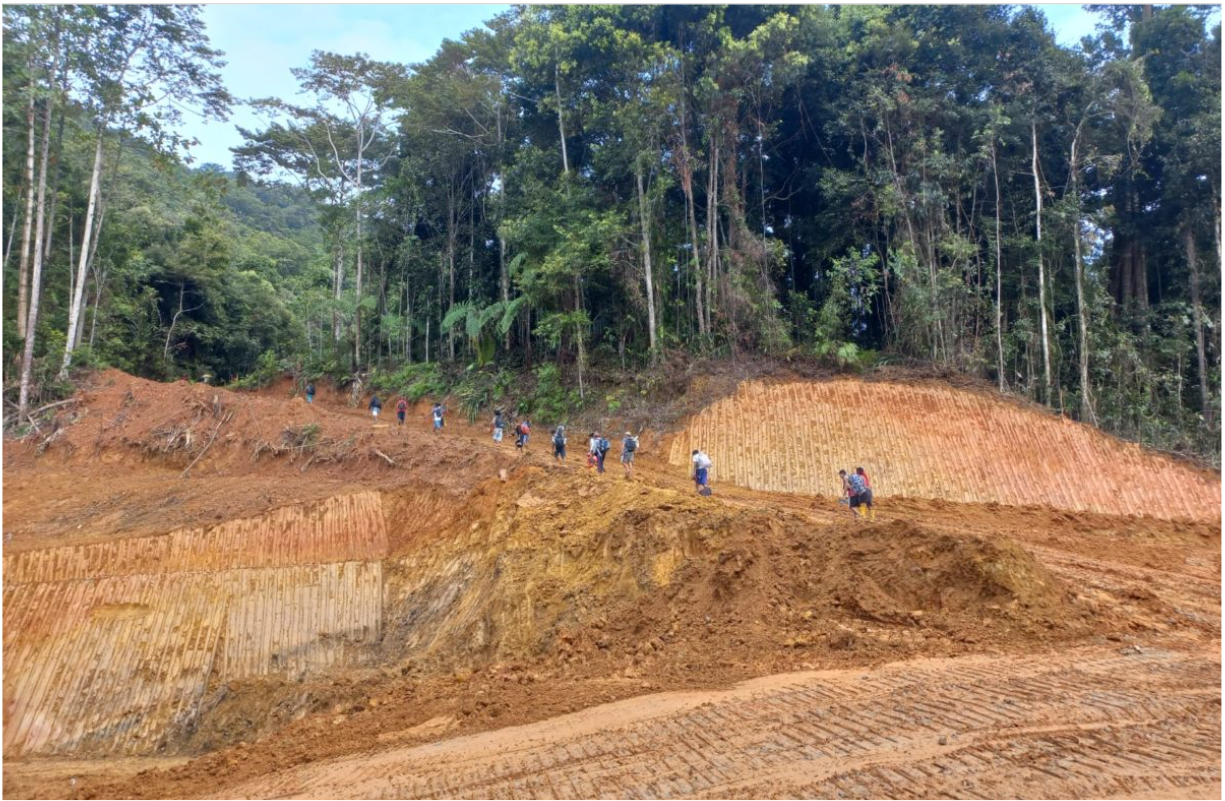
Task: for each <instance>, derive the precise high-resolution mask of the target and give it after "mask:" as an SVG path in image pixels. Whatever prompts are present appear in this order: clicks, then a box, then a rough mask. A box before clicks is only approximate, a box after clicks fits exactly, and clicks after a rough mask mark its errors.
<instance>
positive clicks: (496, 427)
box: [493, 409, 506, 442]
mask: <svg viewBox="0 0 1225 801" xmlns="http://www.w3.org/2000/svg"><path fill="white" fill-rule="evenodd" d="M505 431H506V420H505V419H504V418H503V417H502V410H501V409H494V412H493V441H494V442H501V441H502V434H503V433H505Z"/></svg>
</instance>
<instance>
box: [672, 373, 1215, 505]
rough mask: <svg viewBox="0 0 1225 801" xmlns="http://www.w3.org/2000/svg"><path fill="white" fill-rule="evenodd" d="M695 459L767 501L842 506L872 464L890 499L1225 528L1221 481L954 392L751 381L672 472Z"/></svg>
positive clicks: (687, 443)
mask: <svg viewBox="0 0 1225 801" xmlns="http://www.w3.org/2000/svg"><path fill="white" fill-rule="evenodd" d="M695 448H701V449H703V450H705V451H706V452H707V453H708V454H710V456H711V458H712V459H713V460H714V468H713V470H712V471H711V474H712V477H714V478H721V479H723V480H725V481H728V482H730V483H733V484H739V485H741V486H745V487H749V488H752V489H759V490H772V491H781V492H794V493H805V494H816V495H826V496H830V495H837V494H838V492H839V487H838V476H837V471H838V470H839V469H840V468H844V469H848V470H850V469H854V468H855V467H856V466H863V467H865V468H866V469H867V470H868V473H869V475H870V476H871V477H872V483H873V488H874V490H875V491H876V495H877V497H878V498H883V497H889V496H908V497H915V498H935V499H941V500H945V501H954V502H962V503H965V502H969V503H991V502H995V503H1002V504H1009V505H1016V506H1028V505H1043V506H1050V507H1055V508H1060V509H1070V510H1075V511H1092V512H1102V513H1106V514H1124V515H1148V516H1153V517H1159V518H1163V519H1167V520H1168V519H1186V518H1191V519H1196V520H1216V519H1219V518H1220V516H1221V502H1220V499H1221V480H1220V476H1219V475H1215V474H1210V473H1209V472H1208V471H1202V470H1197V469H1195V468H1194V467H1191V466H1189V465H1185V464H1182V463H1180V462H1176V461H1174V460H1172V459H1168V458H1166V457H1164V456H1160V455H1158V454H1154V453H1152V452H1149V451H1145V450H1144V449H1142V448H1141V447H1140V446H1138V445H1134V444H1130V443H1124V442H1121V441H1119V440H1116V439H1114V438H1112V437H1109V436H1107V435H1105V434H1102V433H1101V432H1099V431H1097V430H1096V429H1093V428H1091V427H1089V426H1086V425H1082V424H1080V423H1075V422H1072V421H1070V420H1068V419H1067V418H1059V417H1054V416H1051V415H1048V414H1042V413H1039V412H1036V411H1029V410H1026V409H1022V408H1019V407H1018V406H1016V405H1014V404H1011V403H1008V402H1005V401H1001V400H997V399H993V398H991V397H989V396H987V395H984V394H980V393H976V392H972V391H966V390H959V389H954V388H951V387H947V386H938V387H937V386H922V385H913V384H900V383H891V384H886V383H872V382H865V381H857V380H837V381H826V382H790V383H766V382H761V381H750V382H745V383H743V384H741V385H740V387H739V389H738V390H737V392H736V393H735V395H733V396H731V397H729V398H724V399H723V400H720V401H717V402H716V403H714V404H711V405H710V406H709V407H707V408H706V409H704V410H703V411H701V412H700V413H699V414H697V415H695V416H694V417H693V418H692V419H691V420H690V422H689V424H688V427H687V428H686V429H685V430H684V431H682V432H681V433H680V434H679V435H678V436H676V437H675V438H674V439H673V441H672V446H671V451H670V453H669V460H670V461H671V462H672V464H675V465H688V464H689V462H690V455H689V454H690V451H691V450H693V449H695Z"/></svg>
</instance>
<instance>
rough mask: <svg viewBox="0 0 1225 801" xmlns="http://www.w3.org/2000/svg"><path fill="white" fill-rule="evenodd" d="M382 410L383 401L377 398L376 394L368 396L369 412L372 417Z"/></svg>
mask: <svg viewBox="0 0 1225 801" xmlns="http://www.w3.org/2000/svg"><path fill="white" fill-rule="evenodd" d="M381 411H383V402H382V401H381V400H379V396H378V395H371V396H370V414H371V415H373V416H374V417H378V416H379V412H381Z"/></svg>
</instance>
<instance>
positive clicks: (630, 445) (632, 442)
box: [625, 437, 638, 453]
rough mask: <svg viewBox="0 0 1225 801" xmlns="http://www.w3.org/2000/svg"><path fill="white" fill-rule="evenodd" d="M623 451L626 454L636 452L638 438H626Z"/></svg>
mask: <svg viewBox="0 0 1225 801" xmlns="http://www.w3.org/2000/svg"><path fill="white" fill-rule="evenodd" d="M625 450H626V452H627V453H633V452H634V451H636V450H638V438H637V437H626V438H625Z"/></svg>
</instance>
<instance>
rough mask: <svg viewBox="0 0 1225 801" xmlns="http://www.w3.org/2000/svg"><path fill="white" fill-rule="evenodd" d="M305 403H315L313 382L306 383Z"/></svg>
mask: <svg viewBox="0 0 1225 801" xmlns="http://www.w3.org/2000/svg"><path fill="white" fill-rule="evenodd" d="M306 402H307V403H314V402H315V382H314V381H308V382H306Z"/></svg>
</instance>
